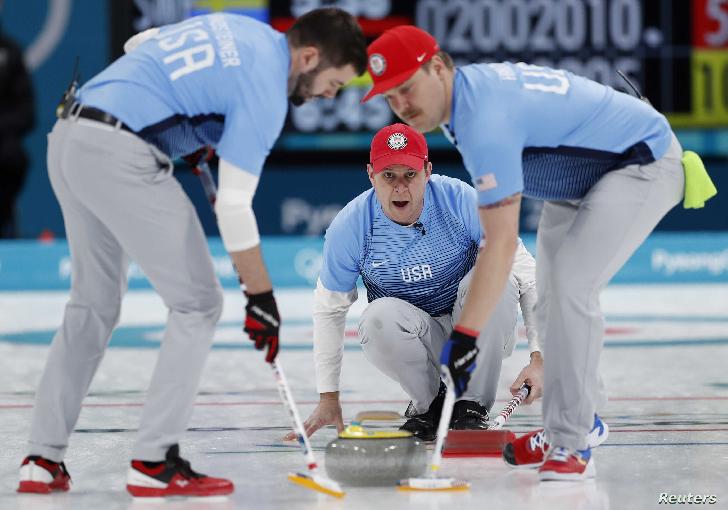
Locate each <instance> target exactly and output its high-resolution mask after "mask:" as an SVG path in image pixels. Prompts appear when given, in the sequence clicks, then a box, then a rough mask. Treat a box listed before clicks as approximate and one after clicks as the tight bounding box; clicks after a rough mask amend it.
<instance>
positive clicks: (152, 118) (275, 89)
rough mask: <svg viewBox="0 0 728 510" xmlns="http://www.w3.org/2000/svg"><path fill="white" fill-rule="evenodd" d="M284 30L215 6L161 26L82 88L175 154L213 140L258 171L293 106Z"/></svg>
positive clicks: (85, 98)
mask: <svg viewBox="0 0 728 510" xmlns="http://www.w3.org/2000/svg"><path fill="white" fill-rule="evenodd" d="M289 66H290V52H289V49H288V42H287V39H286V37H285V35H284V34H282V33H280V32H277V31H275V30H273V29H272V28H271V27H270V26H268V25H266V24H264V23H261V22H259V21H256V20H253V19H252V18H249V17H245V16H238V15H234V14H212V15H208V16H198V17H194V18H190V19H188V20H186V21H183V22H181V23H177V24H175V25H168V26H165V27H162V29H161V31H160V33H159V35H157V36H155V37H154V38H152V39H151V40H148V41H145V42H144V43H142V44H141V45H139V46H138V47H137V48H136V49H134V50H133V51H131V52H130V53H128V54H127V55H124V56H123V57H121V58H119V59H118V60H117V61H116V62H114V63H113V64H111V65H110V66H109V67H108V68H106V69H105V70H104V71H102V72H101V73H99V74H98V75H97V76H96V77H94V78H93V79H92V80H91V81H89V82H88V83H86V84H85V85H84V86H83V87H82V88H81V90H80V91H79V100H80V101H81V103H83V104H85V105H88V106H93V107H96V108H99V109H101V110H104V111H106V112H108V113H110V114H112V115H114V116H115V117H117V118H119V119H121V120H122V121H123V122H124V123H125V124H126V125H128V126H129V127H130V128H131V129H132V130H133V131H136V132H137V133H138V134H139V136H141V137H142V138H144V139H145V140H147V141H148V142H150V143H152V144H154V145H155V146H157V147H158V148H159V149H160V150H162V151H163V152H164V153H166V154H167V155H169V156H170V157H172V158H177V157H179V156H184V155H186V154H189V153H191V152H194V151H196V150H197V149H199V148H200V147H201V146H203V145H208V144H209V145H212V146H214V147H215V148H216V150H217V153H218V155H219V156H220V157H221V158H223V159H225V160H227V161H229V162H231V163H232V164H234V165H236V166H238V167H240V168H243V169H244V170H246V171H249V172H251V173H252V174H254V175H259V174H260V172H261V170H262V168H263V162H264V161H265V158H266V157H267V156H268V153H269V152H270V150H271V148H272V147H273V144H274V142H275V141H276V139H277V138H278V136H279V135H280V132H281V129H282V128H283V123H284V121H285V117H286V112H287V111H288V93H287V81H288V69H289Z"/></svg>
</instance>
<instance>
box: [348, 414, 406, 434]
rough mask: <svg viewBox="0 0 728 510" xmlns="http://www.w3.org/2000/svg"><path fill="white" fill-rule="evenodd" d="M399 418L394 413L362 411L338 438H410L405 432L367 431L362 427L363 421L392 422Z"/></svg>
mask: <svg viewBox="0 0 728 510" xmlns="http://www.w3.org/2000/svg"><path fill="white" fill-rule="evenodd" d="M400 418H401V416H400V415H399V413H396V412H394V411H362V412H360V413H358V414H357V415H356V417H355V418H354V421H352V422H351V425H349V426H348V427H346V428H345V429H344V431H343V432H342V433H340V434H339V437H340V438H342V439H396V438H404V437H412V434H411V433H410V432H407V431H405V430H376V431H375V430H367V429H365V428H364V427H362V423H363V422H365V421H394V420H399V419H400Z"/></svg>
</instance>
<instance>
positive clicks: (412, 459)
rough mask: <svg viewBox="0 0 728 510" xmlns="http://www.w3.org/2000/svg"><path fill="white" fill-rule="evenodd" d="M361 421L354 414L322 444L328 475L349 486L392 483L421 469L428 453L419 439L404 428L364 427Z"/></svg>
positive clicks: (425, 466)
mask: <svg viewBox="0 0 728 510" xmlns="http://www.w3.org/2000/svg"><path fill="white" fill-rule="evenodd" d="M376 416H377V417H381V416H382V415H376ZM364 419H366V418H364ZM370 419H372V418H370ZM374 419H376V418H374ZM387 419H390V418H387ZM361 421H363V419H361V420H360V419H359V416H357V419H355V421H354V422H352V424H351V425H349V426H348V427H347V428H346V429H345V430H344V431H343V432H342V433H341V434H339V437H337V438H336V439H334V440H333V441H331V442H330V443H329V444H328V445H327V446H326V453H325V457H324V458H325V462H324V465H325V467H326V473H327V474H328V475H329V477H331V478H332V479H334V480H336V481H337V482H339V483H342V484H345V485H350V486H359V487H365V486H386V485H390V486H392V485H396V484H397V482H399V480H401V479H403V478H412V477H418V476H420V475H422V474H423V473H424V471H425V469H426V468H427V460H428V455H427V449H426V448H425V445H424V443H422V441H420V440H419V439H417V438H416V437H414V436H413V435H412V434H411V433H409V432H406V431H404V430H387V431H372V430H367V429H365V428H363V427H362V426H361Z"/></svg>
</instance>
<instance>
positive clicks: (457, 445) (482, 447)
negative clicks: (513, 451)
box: [442, 384, 531, 457]
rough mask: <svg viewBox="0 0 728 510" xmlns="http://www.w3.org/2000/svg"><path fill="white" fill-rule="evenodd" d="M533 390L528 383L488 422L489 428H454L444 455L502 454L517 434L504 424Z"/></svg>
mask: <svg viewBox="0 0 728 510" xmlns="http://www.w3.org/2000/svg"><path fill="white" fill-rule="evenodd" d="M530 391H531V387H530V386H529V385H527V384H524V385H523V386H521V388H520V389H519V390H518V393H516V395H515V396H514V397H513V398H512V399H511V400H510V402H508V404H506V406H505V407H504V408H503V410H502V411H501V412H500V414H499V415H498V416H497V417H496V418H495V419H494V420H493V421H492V422H490V423H489V424H488V429H487V430H452V431H450V433H449V434H448V436H447V442H446V443H445V448H444V449H443V452H442V455H443V457H491V456H500V455H501V454H502V453H503V448H504V447H505V445H506V444H508V443H510V442H511V441H514V440H515V439H516V435H515V434H514V433H513V432H511V431H510V430H506V429H504V428H503V425H505V423H506V422H507V421H508V418H510V417H511V415H512V414H513V411H515V410H516V408H517V407H518V406H519V405H520V404H521V402H523V401H524V400H525V399H526V397H527V396H528V394H529V392H530Z"/></svg>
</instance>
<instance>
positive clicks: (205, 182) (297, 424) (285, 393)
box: [192, 152, 318, 472]
mask: <svg viewBox="0 0 728 510" xmlns="http://www.w3.org/2000/svg"><path fill="white" fill-rule="evenodd" d="M210 156H211V153H210V152H208V153H207V155H206V157H203V158H200V160H199V161H197V162H196V164H194V165H193V167H192V171H193V172H194V173H195V174H196V175H197V176H198V177H199V178H200V182H201V183H202V188H203V189H204V190H205V196H206V197H207V200H208V202H210V206H211V207H212V208H213V212H214V205H215V199H216V198H217V189H216V187H215V180H214V179H213V177H212V172H211V171H210V166H209V165H208V164H207V161H208V159H210ZM240 286H241V288H242V286H243V282H242V281H241V282H240ZM270 366H271V368H272V369H273V374H274V375H275V378H276V383H277V385H278V393H280V395H281V400H282V401H283V404H284V406H285V407H286V409H287V410H288V414H289V415H290V416H291V419H292V420H293V431H294V432H295V433H296V439H297V440H298V444H299V445H301V449H302V450H303V454H304V455H305V457H306V465H307V467H308V470H309V471H311V472H315V471H316V468H317V467H318V465H317V464H316V458H315V457H314V455H313V450H312V449H311V443H310V442H309V440H308V436H307V435H306V429H305V428H304V427H303V422H302V421H301V415H300V414H298V408H297V407H296V401H295V400H293V395H292V394H291V388H290V386H289V385H288V380H287V379H286V375H285V373H284V372H283V367H282V366H281V364H280V363H279V362H278V361H276V360H273V362H272V363H271V364H270Z"/></svg>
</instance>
